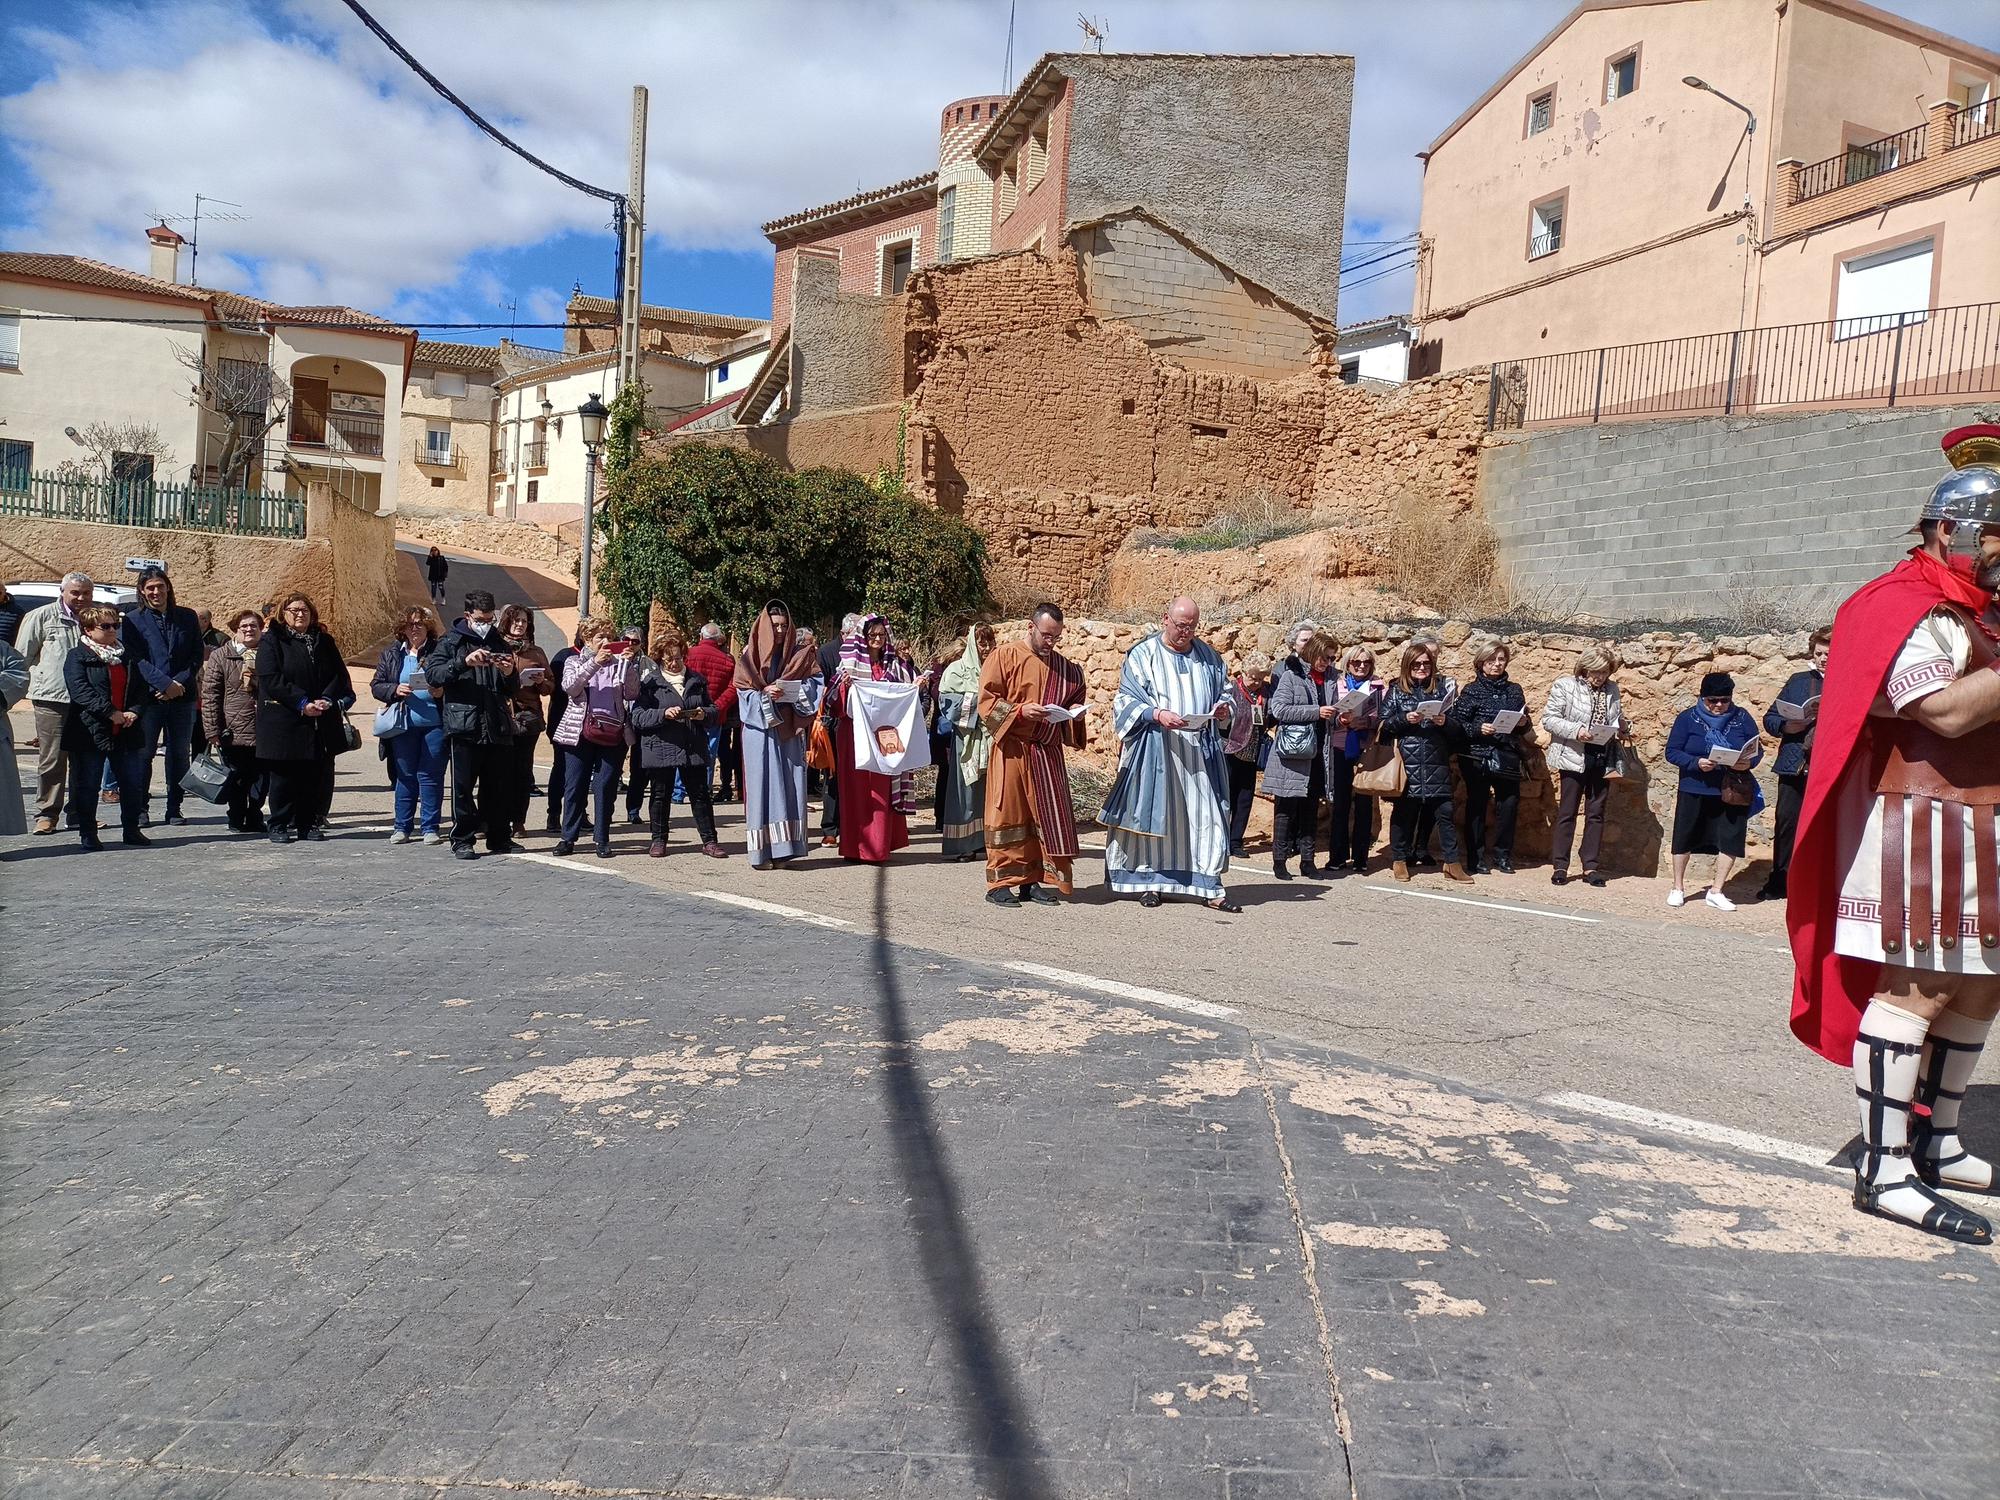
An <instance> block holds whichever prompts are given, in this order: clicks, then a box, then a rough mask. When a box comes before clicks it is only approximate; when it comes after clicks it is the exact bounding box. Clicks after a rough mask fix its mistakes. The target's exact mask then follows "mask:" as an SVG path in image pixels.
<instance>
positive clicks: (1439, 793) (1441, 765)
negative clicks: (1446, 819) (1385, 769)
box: [1382, 673, 1456, 802]
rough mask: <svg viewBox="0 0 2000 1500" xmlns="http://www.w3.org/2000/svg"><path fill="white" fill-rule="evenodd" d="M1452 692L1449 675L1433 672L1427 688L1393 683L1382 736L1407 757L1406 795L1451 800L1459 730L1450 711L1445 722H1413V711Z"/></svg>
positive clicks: (1404, 761)
mask: <svg viewBox="0 0 2000 1500" xmlns="http://www.w3.org/2000/svg"><path fill="white" fill-rule="evenodd" d="M1450 691H1451V679H1450V678H1449V677H1443V676H1439V675H1437V674H1435V673H1433V674H1432V680H1431V682H1430V684H1429V685H1428V686H1426V687H1421V688H1415V689H1411V688H1406V687H1404V686H1403V685H1402V683H1400V682H1393V683H1391V684H1390V685H1389V701H1388V702H1387V703H1386V704H1384V705H1383V708H1382V737H1383V738H1384V739H1390V740H1394V741H1395V742H1396V748H1397V749H1398V750H1400V751H1401V752H1402V756H1403V776H1404V783H1403V795H1404V796H1405V797H1421V798H1425V799H1428V800H1434V801H1447V802H1448V801H1450V800H1451V752H1452V744H1453V739H1454V736H1455V733H1456V731H1455V730H1454V729H1453V727H1452V723H1451V716H1450V715H1449V714H1448V713H1447V714H1446V716H1445V722H1444V723H1442V724H1429V723H1426V724H1413V723H1411V722H1410V718H1409V713H1410V710H1411V709H1412V708H1415V707H1416V706H1417V704H1419V703H1428V702H1432V701H1435V700H1437V699H1440V698H1443V697H1444V696H1445V695H1446V694H1447V693H1448V692H1450Z"/></svg>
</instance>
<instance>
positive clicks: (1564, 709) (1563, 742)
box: [1542, 675, 1625, 776]
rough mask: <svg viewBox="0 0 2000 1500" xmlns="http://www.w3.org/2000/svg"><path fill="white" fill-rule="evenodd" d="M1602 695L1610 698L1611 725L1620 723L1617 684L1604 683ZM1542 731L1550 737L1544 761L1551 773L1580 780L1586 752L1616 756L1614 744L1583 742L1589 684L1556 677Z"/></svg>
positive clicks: (1587, 722) (1586, 729) (1622, 714)
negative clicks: (1566, 775)
mask: <svg viewBox="0 0 2000 1500" xmlns="http://www.w3.org/2000/svg"><path fill="white" fill-rule="evenodd" d="M1604 692H1605V693H1606V694H1607V695H1608V696H1609V698H1610V704H1609V715H1610V722H1612V723H1613V724H1619V723H1623V722H1624V719H1625V709H1624V707H1623V705H1622V704H1620V702H1619V701H1618V684H1617V683H1615V682H1607V683H1605V684H1604ZM1542 728H1543V729H1544V730H1546V731H1547V732H1548V736H1549V748H1548V755H1547V758H1548V762H1549V769H1550V770H1552V771H1570V772H1573V773H1574V774H1576V775H1578V776H1581V775H1582V774H1583V772H1584V769H1585V751H1586V750H1596V749H1602V750H1606V751H1609V752H1611V753H1612V754H1614V755H1615V754H1616V752H1617V749H1618V742H1617V741H1616V740H1613V741H1612V742H1611V743H1610V744H1608V745H1602V746H1598V745H1591V744H1589V743H1588V742H1587V741H1586V740H1585V739H1584V735H1585V734H1586V733H1588V732H1589V730H1590V684H1589V683H1588V682H1586V681H1584V680H1583V679H1582V678H1581V677H1577V676H1574V675H1572V676H1569V677H1558V678H1557V679H1556V680H1555V681H1554V682H1552V683H1550V684H1549V700H1548V703H1547V704H1546V705H1545V706H1544V707H1543V709H1542Z"/></svg>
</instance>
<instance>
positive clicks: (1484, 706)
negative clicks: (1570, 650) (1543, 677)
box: [1451, 672, 1534, 780]
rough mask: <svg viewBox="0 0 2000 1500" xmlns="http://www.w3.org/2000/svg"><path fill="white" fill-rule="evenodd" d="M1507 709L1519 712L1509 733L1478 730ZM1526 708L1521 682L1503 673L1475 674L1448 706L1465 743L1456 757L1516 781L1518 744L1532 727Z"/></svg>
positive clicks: (1518, 767) (1519, 762) (1519, 769)
mask: <svg viewBox="0 0 2000 1500" xmlns="http://www.w3.org/2000/svg"><path fill="white" fill-rule="evenodd" d="M1510 708H1511V709H1513V710H1515V711H1516V712H1517V713H1519V714H1520V715H1521V722H1520V723H1519V724H1517V725H1515V726H1514V730H1513V732H1512V733H1511V734H1481V733H1480V732H1479V726H1480V725H1482V724H1491V723H1492V722H1493V716H1494V715H1495V714H1498V713H1501V712H1504V711H1505V710H1507V709H1510ZM1527 708H1528V699H1527V695H1526V694H1525V693H1523V692H1522V691H1521V687H1520V684H1519V683H1516V682H1515V681H1513V680H1512V679H1511V678H1509V677H1508V676H1507V674H1506V673H1504V672H1503V673H1501V674H1500V675H1499V676H1498V677H1488V676H1487V675H1486V674H1485V673H1483V672H1482V673H1479V674H1477V675H1475V676H1474V677H1473V679H1472V681H1470V682H1468V683H1467V684H1466V685H1465V686H1464V687H1463V688H1461V689H1460V690H1459V694H1458V701H1457V702H1456V703H1454V704H1452V706H1451V721H1452V724H1453V725H1454V726H1455V728H1456V729H1457V731H1458V735H1459V739H1460V742H1461V743H1462V744H1463V746H1464V748H1463V749H1461V750H1460V751H1459V752H1458V753H1459V758H1460V759H1461V760H1465V761H1470V762H1471V763H1472V764H1473V765H1475V766H1477V767H1479V769H1480V770H1482V771H1484V772H1485V773H1486V774H1487V775H1488V776H1510V777H1513V778H1514V779H1516V780H1519V779H1520V775H1521V744H1522V741H1523V739H1524V738H1525V736H1527V735H1528V734H1530V733H1532V732H1533V730H1534V725H1533V724H1532V723H1530V722H1529V719H1528V713H1527Z"/></svg>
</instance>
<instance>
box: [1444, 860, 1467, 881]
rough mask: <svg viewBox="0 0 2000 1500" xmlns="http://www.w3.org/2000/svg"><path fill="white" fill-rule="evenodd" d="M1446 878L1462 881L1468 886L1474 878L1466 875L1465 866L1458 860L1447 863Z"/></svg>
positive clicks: (1445, 868) (1445, 867) (1447, 861)
mask: <svg viewBox="0 0 2000 1500" xmlns="http://www.w3.org/2000/svg"><path fill="white" fill-rule="evenodd" d="M1444 878H1445V879H1446V880H1462V881H1464V882H1465V883H1466V884H1467V885H1471V884H1472V877H1471V876H1470V875H1468V874H1466V873H1465V866H1464V865H1462V864H1460V863H1458V861H1456V860H1446V861H1445V866H1444Z"/></svg>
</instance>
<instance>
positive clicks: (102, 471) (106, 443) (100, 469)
mask: <svg viewBox="0 0 2000 1500" xmlns="http://www.w3.org/2000/svg"><path fill="white" fill-rule="evenodd" d="M74 437H75V441H76V442H77V443H78V444H80V445H81V446H82V447H83V448H84V450H85V451H86V452H88V453H89V454H90V462H89V464H88V465H87V466H86V465H84V464H81V463H78V462H77V461H76V460H74V459H71V460H69V461H68V462H67V463H65V464H63V465H60V466H58V467H59V469H75V470H78V471H81V472H83V473H88V474H94V475H96V476H99V477H103V476H111V477H114V478H115V477H118V476H117V473H116V470H117V467H118V465H117V460H118V459H119V457H120V456H122V455H125V454H132V455H135V456H137V457H140V458H150V459H151V460H152V461H153V467H154V468H156V469H159V470H163V471H164V470H167V469H171V468H173V466H174V450H173V449H172V448H170V447H168V446H167V440H166V439H165V438H163V437H161V436H160V429H159V428H157V427H155V426H154V425H153V424H152V423H150V422H92V423H91V424H90V425H89V426H88V427H86V428H84V429H83V430H82V431H81V432H78V433H76V434H75V435H74Z"/></svg>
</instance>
